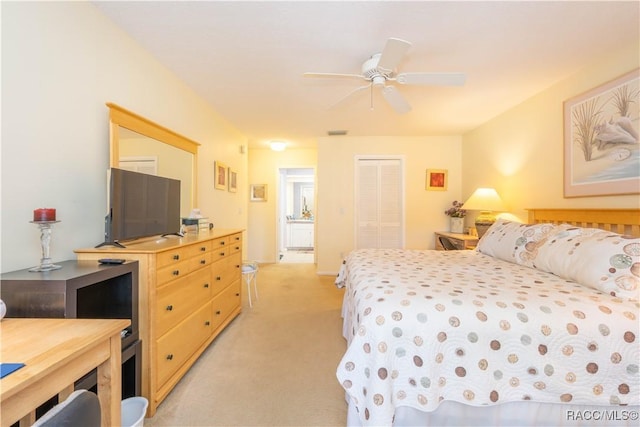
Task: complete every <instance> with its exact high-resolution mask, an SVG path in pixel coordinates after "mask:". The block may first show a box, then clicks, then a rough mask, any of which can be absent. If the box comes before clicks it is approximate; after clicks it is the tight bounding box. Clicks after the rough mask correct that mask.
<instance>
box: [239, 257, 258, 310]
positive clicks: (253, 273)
mask: <svg viewBox="0 0 640 427" xmlns="http://www.w3.org/2000/svg"><path fill="white" fill-rule="evenodd" d="M242 277H243V278H244V281H245V282H246V283H247V295H248V296H249V307H253V304H252V303H251V281H252V280H253V290H254V292H255V294H256V299H258V263H257V262H255V261H243V262H242Z"/></svg>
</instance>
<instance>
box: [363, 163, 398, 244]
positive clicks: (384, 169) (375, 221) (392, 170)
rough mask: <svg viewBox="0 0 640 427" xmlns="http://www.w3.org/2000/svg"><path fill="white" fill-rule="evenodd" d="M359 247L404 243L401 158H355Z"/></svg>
mask: <svg viewBox="0 0 640 427" xmlns="http://www.w3.org/2000/svg"><path fill="white" fill-rule="evenodd" d="M355 170H356V183H355V189H356V191H355V202H356V248H358V249H360V248H402V247H404V180H403V176H404V173H403V161H402V158H357V159H356V168H355Z"/></svg>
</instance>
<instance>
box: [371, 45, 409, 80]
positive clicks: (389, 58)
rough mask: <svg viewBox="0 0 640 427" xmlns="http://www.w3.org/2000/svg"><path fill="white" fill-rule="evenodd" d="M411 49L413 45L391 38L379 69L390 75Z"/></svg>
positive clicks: (379, 62)
mask: <svg viewBox="0 0 640 427" xmlns="http://www.w3.org/2000/svg"><path fill="white" fill-rule="evenodd" d="M410 47H411V43H409V42H408V41H404V40H400V39H395V38H390V39H389V40H387V44H386V45H385V46H384V50H383V51H382V54H381V55H380V60H379V61H378V67H377V68H379V69H381V70H382V71H385V72H388V73H390V72H391V71H393V70H395V69H396V67H397V66H398V64H399V63H400V61H401V60H402V58H404V56H405V55H406V54H407V51H408V50H409V48H410Z"/></svg>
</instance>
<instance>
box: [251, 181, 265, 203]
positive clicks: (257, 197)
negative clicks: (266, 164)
mask: <svg viewBox="0 0 640 427" xmlns="http://www.w3.org/2000/svg"><path fill="white" fill-rule="evenodd" d="M249 197H250V200H251V201H252V202H266V201H267V184H251V191H250V192H249Z"/></svg>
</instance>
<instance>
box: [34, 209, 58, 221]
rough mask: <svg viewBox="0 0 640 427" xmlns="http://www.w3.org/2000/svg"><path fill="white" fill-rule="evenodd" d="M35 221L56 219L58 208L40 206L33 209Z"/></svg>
mask: <svg viewBox="0 0 640 427" xmlns="http://www.w3.org/2000/svg"><path fill="white" fill-rule="evenodd" d="M33 220H34V221H55V220H56V210H55V209H51V208H39V209H36V210H34V211H33Z"/></svg>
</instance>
